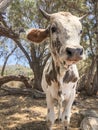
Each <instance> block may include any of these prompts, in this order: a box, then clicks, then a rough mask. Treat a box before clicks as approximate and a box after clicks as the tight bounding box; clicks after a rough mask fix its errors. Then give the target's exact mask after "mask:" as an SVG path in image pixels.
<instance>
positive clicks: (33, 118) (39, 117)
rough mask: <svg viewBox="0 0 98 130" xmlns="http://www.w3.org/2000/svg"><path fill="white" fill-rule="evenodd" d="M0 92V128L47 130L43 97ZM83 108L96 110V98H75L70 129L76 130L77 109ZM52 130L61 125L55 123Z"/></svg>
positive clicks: (78, 121) (58, 129)
mask: <svg viewBox="0 0 98 130" xmlns="http://www.w3.org/2000/svg"><path fill="white" fill-rule="evenodd" d="M0 94H1V96H0V130H47V125H46V122H45V117H46V112H47V110H46V101H45V99H33V98H32V97H29V96H21V95H6V94H5V95H4V94H3V92H1V91H0ZM85 109H94V110H95V111H97V112H98V98H96V97H83V96H81V97H80V96H79V97H77V98H76V103H75V105H73V109H72V118H71V125H70V127H71V130H78V127H79V125H80V122H81V120H82V117H81V114H80V113H79V111H81V110H85ZM54 130H62V127H61V125H60V124H58V123H56V124H55V125H54Z"/></svg>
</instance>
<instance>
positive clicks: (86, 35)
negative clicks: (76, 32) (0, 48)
mask: <svg viewBox="0 0 98 130" xmlns="http://www.w3.org/2000/svg"><path fill="white" fill-rule="evenodd" d="M39 6H40V7H41V8H44V9H45V10H46V11H47V12H49V13H53V12H57V11H70V12H71V13H72V14H75V15H77V16H82V15H84V14H86V13H88V12H90V13H91V15H89V16H88V17H87V18H86V19H85V20H84V21H83V25H84V28H83V30H84V31H83V36H82V40H81V44H82V45H83V46H84V48H85V50H86V53H87V59H86V61H84V62H81V63H80V64H79V69H80V70H81V71H80V74H81V75H83V74H86V78H85V85H84V86H86V87H85V88H87V89H86V90H87V91H88V93H90V91H91V89H88V88H92V89H94V88H96V87H95V86H96V81H98V80H96V79H97V77H98V75H97V72H98V69H97V68H98V67H97V66H98V62H97V59H98V58H97V55H98V44H97V43H98V33H97V31H98V2H97V0H82V1H81V0H76V1H72V0H69V1H65V0H62V1H61V0H58V1H52V0H48V1H46V0H37V1H34V0H32V1H30V0H16V1H13V2H12V3H11V5H10V6H9V8H7V12H6V13H7V15H4V14H0V21H1V24H0V35H1V36H3V37H7V38H10V39H12V40H13V41H14V42H15V43H16V44H17V46H18V48H19V49H20V50H21V51H22V53H23V54H24V56H25V58H26V59H27V61H28V64H29V66H30V68H31V69H32V71H33V72H34V77H35V87H36V88H38V89H41V87H40V86H41V85H40V84H41V78H42V72H43V69H44V66H45V64H46V62H47V60H48V58H49V56H50V54H49V50H48V49H47V43H48V40H47V41H45V42H44V44H43V45H42V46H35V45H34V44H32V43H29V42H28V41H27V40H25V39H20V33H19V32H20V30H21V27H22V28H24V30H26V29H29V28H31V27H35V28H45V27H46V26H47V21H46V20H45V19H44V18H42V16H41V14H40V12H39V10H38V8H39ZM36 14H37V15H36ZM93 62H95V65H94V66H93V65H92V64H93ZM84 66H85V67H84ZM92 66H93V67H94V68H93V67H92ZM91 68H92V69H91ZM92 70H94V71H92ZM93 72H94V73H93ZM89 73H91V74H90V75H91V77H90V78H91V79H92V81H91V83H90V84H88V83H89ZM94 82H95V84H94ZM92 83H93V86H92ZM80 84H82V82H81V83H80ZM91 86H92V87H91ZM89 90H90V91H89ZM95 90H96V89H94V91H95ZM94 91H92V93H93V92H94Z"/></svg>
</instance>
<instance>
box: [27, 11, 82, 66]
mask: <svg viewBox="0 0 98 130" xmlns="http://www.w3.org/2000/svg"><path fill="white" fill-rule="evenodd" d="M41 12H42V13H43V15H44V16H45V17H46V18H47V19H48V20H49V21H50V24H49V26H48V28H47V29H44V30H43V29H31V30H30V31H29V33H28V34H27V38H28V39H29V40H31V41H33V42H41V41H42V40H44V39H45V38H47V37H50V49H51V53H52V56H53V58H54V60H57V61H56V62H59V63H61V64H63V65H64V66H66V65H71V64H73V63H76V62H77V61H79V60H81V59H82V58H83V47H82V46H81V45H80V37H81V33H82V25H81V22H80V19H79V18H78V17H76V16H73V15H72V14H70V13H68V12H59V13H55V14H51V15H50V14H47V13H46V12H45V11H43V10H41Z"/></svg>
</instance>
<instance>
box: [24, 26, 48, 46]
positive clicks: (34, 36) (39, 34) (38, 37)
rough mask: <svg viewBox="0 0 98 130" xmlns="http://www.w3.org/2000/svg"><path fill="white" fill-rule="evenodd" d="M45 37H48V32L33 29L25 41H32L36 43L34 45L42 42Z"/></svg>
mask: <svg viewBox="0 0 98 130" xmlns="http://www.w3.org/2000/svg"><path fill="white" fill-rule="evenodd" d="M47 37H48V30H47V29H34V28H32V29H31V30H30V31H29V32H28V34H27V39H28V40H30V41H32V42H36V43H40V42H42V41H43V40H44V39H45V38H47Z"/></svg>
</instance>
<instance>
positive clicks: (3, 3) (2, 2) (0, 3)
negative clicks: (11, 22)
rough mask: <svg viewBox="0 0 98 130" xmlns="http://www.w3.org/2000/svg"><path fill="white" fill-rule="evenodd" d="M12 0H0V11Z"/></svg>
mask: <svg viewBox="0 0 98 130" xmlns="http://www.w3.org/2000/svg"><path fill="white" fill-rule="evenodd" d="M12 1H13V0H0V12H3V11H4V10H5V9H6V8H7V7H8V6H9V4H10V3H11V2H12Z"/></svg>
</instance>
